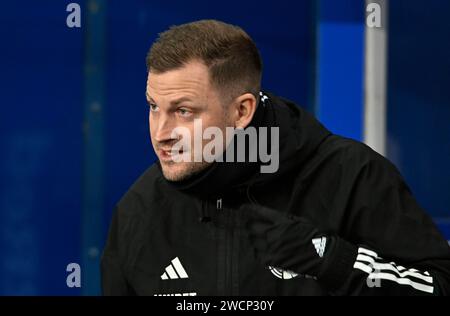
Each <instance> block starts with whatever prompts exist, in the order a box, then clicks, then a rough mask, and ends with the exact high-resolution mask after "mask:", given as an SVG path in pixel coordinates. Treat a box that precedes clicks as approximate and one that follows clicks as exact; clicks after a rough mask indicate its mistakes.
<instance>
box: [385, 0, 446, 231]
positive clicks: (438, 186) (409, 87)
mask: <svg viewBox="0 0 450 316" xmlns="http://www.w3.org/2000/svg"><path fill="white" fill-rule="evenodd" d="M448 12H450V2H448V1H439V0H431V1H427V2H426V3H425V2H423V1H419V0H415V1H409V0H408V1H390V19H389V29H390V34H389V38H390V39H389V86H388V117H387V118H388V146H389V147H388V154H389V157H390V158H391V159H392V160H393V161H394V162H395V164H396V165H397V166H398V167H399V168H400V171H401V172H402V173H403V175H404V176H405V178H406V180H407V182H408V183H409V185H410V187H411V189H412V191H413V192H414V194H415V196H416V197H417V199H418V201H419V202H420V204H421V205H423V207H424V208H425V209H426V210H427V211H428V212H429V213H430V214H431V215H432V216H434V217H435V218H442V217H447V218H449V217H450V194H449V192H450V191H449V190H450V189H449V188H450V167H449V162H450V89H449V86H450V58H449V56H450V41H449V38H450V28H449V25H448ZM444 225H445V223H442V226H444ZM448 237H449V238H450V235H449V236H448Z"/></svg>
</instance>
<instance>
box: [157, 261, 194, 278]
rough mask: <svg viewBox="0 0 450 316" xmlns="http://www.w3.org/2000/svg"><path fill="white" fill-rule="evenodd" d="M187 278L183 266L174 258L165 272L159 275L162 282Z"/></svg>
mask: <svg viewBox="0 0 450 316" xmlns="http://www.w3.org/2000/svg"><path fill="white" fill-rule="evenodd" d="M187 278H189V276H188V275H187V273H186V270H184V268H183V265H182V264H181V262H180V259H178V257H176V258H175V259H173V260H172V261H171V264H169V265H168V266H167V267H166V271H165V272H164V273H163V274H162V275H161V279H162V280H174V279H187Z"/></svg>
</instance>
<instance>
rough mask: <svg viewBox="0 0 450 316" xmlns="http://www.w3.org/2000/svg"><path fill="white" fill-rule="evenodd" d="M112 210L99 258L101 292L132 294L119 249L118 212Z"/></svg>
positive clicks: (113, 294) (112, 294)
mask: <svg viewBox="0 0 450 316" xmlns="http://www.w3.org/2000/svg"><path fill="white" fill-rule="evenodd" d="M118 213H119V212H118V209H116V210H115V211H114V214H113V218H112V222H111V225H110V229H109V234H108V239H107V241H106V246H105V248H104V250H103V255H102V258H101V282H102V294H103V295H105V296H124V295H134V292H133V291H132V289H131V288H130V286H129V285H128V283H127V280H126V277H125V273H124V271H123V263H122V260H121V255H120V251H119V243H120V237H119V214H118Z"/></svg>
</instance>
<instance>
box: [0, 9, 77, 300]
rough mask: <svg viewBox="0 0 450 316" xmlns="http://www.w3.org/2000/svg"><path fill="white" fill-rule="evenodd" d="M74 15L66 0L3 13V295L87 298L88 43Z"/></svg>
mask: <svg viewBox="0 0 450 316" xmlns="http://www.w3.org/2000/svg"><path fill="white" fill-rule="evenodd" d="M80 3H82V2H80ZM66 16H67V13H66V3H65V2H64V1H62V2H59V1H58V2H54V1H39V2H36V1H25V2H24V1H10V2H5V3H3V4H2V10H1V11H0V38H1V39H2V44H1V49H0V55H1V58H0V63H1V65H0V68H1V72H2V75H1V76H0V87H1V88H0V89H1V92H2V93H1V106H0V149H1V158H0V253H1V256H0V295H1V294H3V295H4V294H9V295H13V294H16V295H17V294H22V295H29V294H41V295H42V294H64V295H71V294H79V290H78V289H69V288H68V287H67V286H66V275H67V273H66V266H67V264H69V263H71V262H80V208H81V202H80V197H81V175H82V167H81V161H82V156H81V151H82V137H81V136H82V134H81V133H82V113H83V110H82V63H83V61H82V40H83V39H82V33H81V30H77V29H69V28H68V27H67V26H66Z"/></svg>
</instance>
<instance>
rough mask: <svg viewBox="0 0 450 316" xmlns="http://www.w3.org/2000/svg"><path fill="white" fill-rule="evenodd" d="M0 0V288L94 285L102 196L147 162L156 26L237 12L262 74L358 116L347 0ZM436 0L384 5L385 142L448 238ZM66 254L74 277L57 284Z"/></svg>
mask: <svg viewBox="0 0 450 316" xmlns="http://www.w3.org/2000/svg"><path fill="white" fill-rule="evenodd" d="M70 2H71V1H56V0H54V1H51V0H45V1H31V0H28V1H8V2H4V3H2V9H1V10H0V38H1V49H0V69H1V76H0V89H1V90H0V91H1V95H0V104H1V105H0V152H1V157H0V295H81V294H99V257H100V254H101V250H102V248H103V244H104V241H105V237H106V233H107V228H108V225H109V221H110V218H111V212H112V210H113V207H114V205H115V203H116V202H117V201H118V200H119V199H120V197H121V196H122V194H123V193H124V192H125V191H126V190H127V189H128V187H129V186H130V185H131V184H132V183H133V181H134V180H135V179H136V178H137V177H138V176H139V175H140V174H141V173H142V172H143V171H144V170H145V169H146V168H147V167H148V166H149V165H151V164H152V163H153V162H154V161H155V155H154V153H153V151H152V149H151V144H150V140H149V133H148V126H147V114H148V113H147V111H148V107H147V105H146V101H145V96H144V93H145V82H146V67H145V56H146V53H147V51H148V49H149V47H150V46H151V43H152V42H153V41H154V40H155V39H156V37H157V34H158V33H159V32H161V31H164V30H165V29H167V28H168V27H169V26H170V25H173V24H181V23H185V22H189V21H193V20H198V19H204V18H214V19H219V20H223V21H225V22H229V23H232V24H237V25H239V26H241V27H243V28H244V29H245V30H246V31H247V32H248V33H249V34H250V35H251V36H252V37H253V39H254V40H255V42H256V44H257V46H258V47H259V49H260V51H261V54H262V57H263V60H264V66H265V68H264V79H263V88H264V89H266V90H269V91H272V92H274V93H276V94H278V95H282V96H284V97H287V98H289V99H292V100H294V101H296V102H298V103H299V104H301V105H302V106H303V107H305V108H306V109H307V110H308V111H310V112H312V113H314V114H315V115H316V116H317V117H318V118H319V119H320V120H321V121H322V122H323V123H324V124H325V125H326V126H328V127H329V128H330V129H331V130H332V131H333V132H335V133H337V134H341V135H344V136H347V137H351V138H354V139H358V140H364V139H363V130H364V119H363V116H364V71H365V70H364V36H365V33H364V29H365V18H366V11H365V4H364V1H361V0H304V1H287V0H278V1H259V2H254V1H243V0H239V1H237V0H228V1H226V2H225V1H222V2H211V1H179V0H176V1H175V0H174V1H160V0H147V1H144V0H130V1H126V2H124V1H105V0H87V1H76V3H78V4H79V5H80V7H81V12H82V19H81V27H80V28H69V27H68V26H67V25H66V18H67V16H68V14H69V12H66V7H67V5H68V4H69V3H70ZM448 12H450V2H448V1H442V0H429V1H426V2H423V1H420V0H408V1H406V0H395V1H390V4H389V21H388V24H389V40H388V50H387V57H388V65H387V73H388V78H387V113H386V120H387V126H386V131H387V136H386V144H387V151H386V156H387V157H388V158H389V159H391V160H392V161H393V162H394V163H395V164H396V165H397V166H398V168H399V169H400V171H401V172H402V174H403V175H404V177H405V178H406V180H407V182H408V183H409V185H410V187H411V189H412V191H413V193H414V194H415V196H416V198H417V200H418V201H419V202H420V204H421V205H422V206H423V207H424V209H425V210H426V211H427V212H428V213H429V214H430V215H431V216H432V217H433V218H434V219H435V221H436V223H437V224H438V226H439V227H440V229H441V230H442V231H443V232H444V233H445V234H446V237H447V238H449V239H450V224H449V223H450V165H449V162H450V89H449V88H450V41H449V38H450V21H449V20H448ZM72 262H75V263H79V264H80V266H81V271H82V287H81V288H69V287H67V285H66V277H67V275H68V272H66V266H67V265H68V264H69V263H72Z"/></svg>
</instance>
